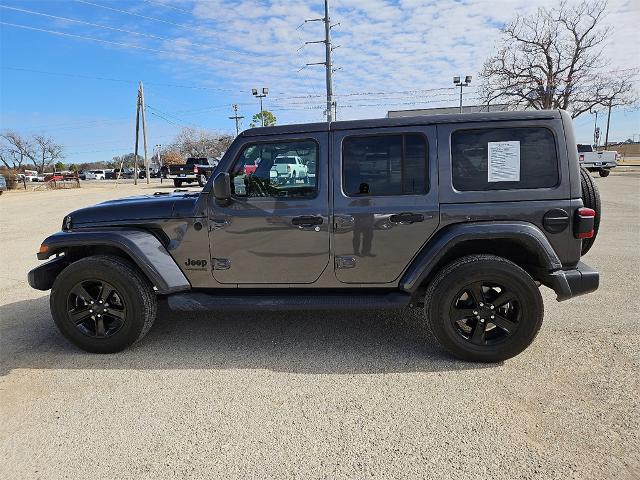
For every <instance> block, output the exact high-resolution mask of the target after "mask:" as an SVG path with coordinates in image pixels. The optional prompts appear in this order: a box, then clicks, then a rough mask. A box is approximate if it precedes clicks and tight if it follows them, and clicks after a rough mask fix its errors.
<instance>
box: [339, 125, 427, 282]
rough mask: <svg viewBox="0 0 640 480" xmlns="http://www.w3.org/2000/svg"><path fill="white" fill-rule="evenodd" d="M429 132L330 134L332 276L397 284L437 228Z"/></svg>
mask: <svg viewBox="0 0 640 480" xmlns="http://www.w3.org/2000/svg"><path fill="white" fill-rule="evenodd" d="M435 132H436V129H435V127H433V126H412V127H403V128H402V129H399V128H381V129H375V130H343V131H335V132H333V135H334V137H333V142H332V143H333V151H332V152H333V153H332V162H333V168H334V172H335V174H334V175H333V179H334V180H333V181H334V183H333V201H334V213H335V218H334V222H335V231H334V251H335V274H336V277H337V279H338V280H339V281H340V282H344V283H392V282H395V281H397V280H398V278H399V277H400V275H401V274H402V272H403V271H404V270H405V268H406V267H407V266H408V265H409V264H410V262H411V259H412V258H413V257H414V256H415V255H416V254H417V253H418V252H419V251H420V249H421V247H422V246H423V245H424V244H425V243H426V242H427V240H428V239H429V237H430V236H431V235H432V234H433V233H434V232H435V230H436V228H437V226H438V223H439V206H438V191H437V190H438V177H437V162H436V158H437V153H436V136H435Z"/></svg>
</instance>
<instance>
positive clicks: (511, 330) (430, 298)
mask: <svg viewBox="0 0 640 480" xmlns="http://www.w3.org/2000/svg"><path fill="white" fill-rule="evenodd" d="M543 314H544V306H543V303H542V297H541V295H540V291H539V289H538V286H537V285H536V283H535V282H534V280H533V279H532V278H531V276H530V275H529V274H528V273H527V272H525V271H524V270H523V269H522V268H520V267H519V266H518V265H516V264H515V263H513V262H511V261H509V260H506V259H504V258H501V257H497V256H494V255H470V256H466V257H462V258H459V259H458V260H455V261H454V262H452V263H450V264H449V265H447V266H446V267H444V268H443V269H442V270H441V271H440V272H439V273H438V274H437V275H436V277H435V278H434V280H433V281H432V282H431V284H430V285H429V287H428V289H427V293H426V296H425V315H426V317H427V322H428V325H429V326H430V328H431V331H432V332H433V334H434V335H435V337H436V338H437V339H438V341H439V342H440V344H441V345H442V346H443V347H444V348H446V349H447V350H448V351H449V352H451V353H452V354H453V355H454V356H456V357H458V358H460V359H462V360H467V361H475V362H499V361H503V360H506V359H508V358H511V357H514V356H515V355H517V354H519V353H520V352H522V351H523V350H524V349H525V348H527V347H528V346H529V345H530V344H531V342H533V339H534V338H535V336H536V335H537V333H538V330H539V329H540V326H541V325H542V317H543Z"/></svg>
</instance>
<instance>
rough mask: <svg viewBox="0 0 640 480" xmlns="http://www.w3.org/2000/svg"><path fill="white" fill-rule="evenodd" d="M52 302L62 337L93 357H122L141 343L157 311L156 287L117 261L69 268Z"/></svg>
mask: <svg viewBox="0 0 640 480" xmlns="http://www.w3.org/2000/svg"><path fill="white" fill-rule="evenodd" d="M49 301H50V305H51V315H52V317H53V321H54V322H55V324H56V326H57V327H58V329H59V330H60V333H62V335H64V337H65V338H67V339H68V340H69V341H71V342H72V343H73V344H74V345H77V346H78V347H80V348H82V349H83V350H86V351H87V352H94V353H114V352H119V351H121V350H124V349H125V348H127V347H129V346H131V345H133V344H134V343H136V342H137V341H139V340H140V339H141V338H143V337H144V336H145V335H146V333H147V332H148V331H149V329H150V328H151V326H152V325H153V322H154V320H155V317H156V309H157V299H156V294H155V291H154V289H153V285H152V284H151V283H150V282H149V280H148V279H147V278H146V277H145V276H144V275H143V274H142V272H141V271H140V270H139V269H138V268H137V266H136V265H135V264H133V263H132V262H131V261H129V260H128V259H126V258H122V257H118V256H114V255H94V256H90V257H84V258H81V259H79V260H76V261H75V262H73V263H71V264H70V265H68V266H67V267H65V268H64V269H63V270H62V271H61V272H60V273H59V274H58V276H57V277H56V280H55V282H54V283H53V287H52V288H51V295H50V300H49Z"/></svg>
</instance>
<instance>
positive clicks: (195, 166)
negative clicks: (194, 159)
mask: <svg viewBox="0 0 640 480" xmlns="http://www.w3.org/2000/svg"><path fill="white" fill-rule="evenodd" d="M193 173H198V166H197V165H194V166H193Z"/></svg>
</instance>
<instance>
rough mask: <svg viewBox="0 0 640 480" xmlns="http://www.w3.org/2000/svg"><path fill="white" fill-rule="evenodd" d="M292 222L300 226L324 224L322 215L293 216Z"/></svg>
mask: <svg viewBox="0 0 640 480" xmlns="http://www.w3.org/2000/svg"><path fill="white" fill-rule="evenodd" d="M291 223H292V224H293V225H296V226H298V227H313V226H314V225H322V217H316V216H313V215H303V216H301V217H293V219H291Z"/></svg>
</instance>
